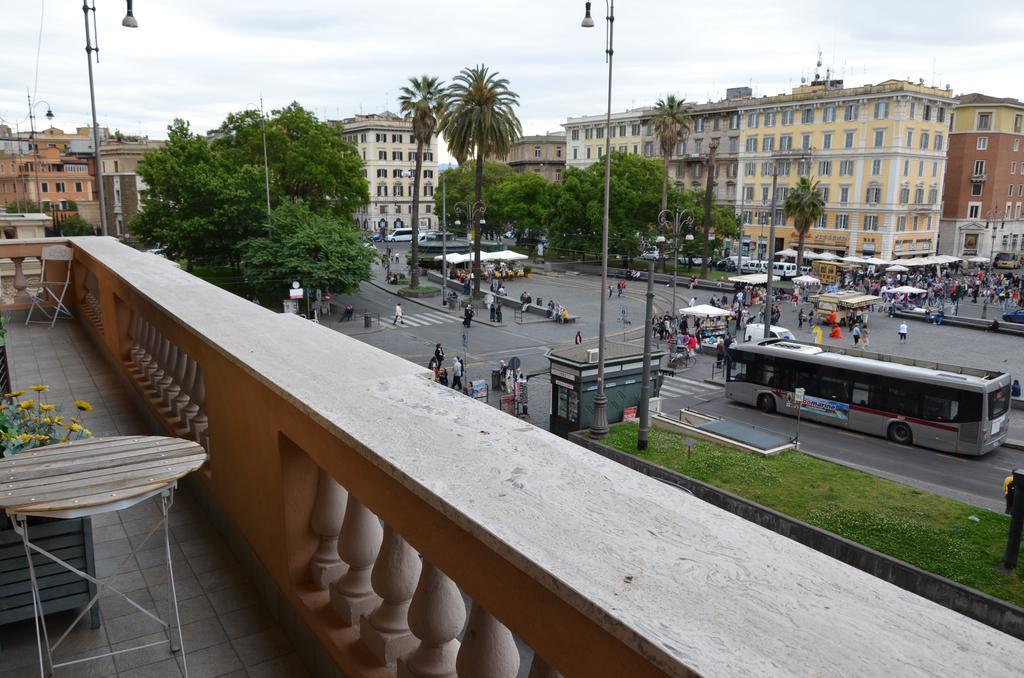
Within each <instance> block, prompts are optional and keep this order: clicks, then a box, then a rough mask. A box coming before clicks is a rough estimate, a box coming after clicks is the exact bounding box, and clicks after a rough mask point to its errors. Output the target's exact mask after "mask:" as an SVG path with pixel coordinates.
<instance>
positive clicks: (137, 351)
mask: <svg viewBox="0 0 1024 678" xmlns="http://www.w3.org/2000/svg"><path fill="white" fill-rule="evenodd" d="M128 338H129V339H131V348H130V349H128V360H129V362H130V363H131V365H132V366H133V367H134V366H136V365H138V364H139V360H141V359H142V316H141V315H139V314H138V313H132V321H131V323H129V325H128Z"/></svg>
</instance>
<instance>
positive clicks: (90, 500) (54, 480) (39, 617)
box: [0, 436, 207, 677]
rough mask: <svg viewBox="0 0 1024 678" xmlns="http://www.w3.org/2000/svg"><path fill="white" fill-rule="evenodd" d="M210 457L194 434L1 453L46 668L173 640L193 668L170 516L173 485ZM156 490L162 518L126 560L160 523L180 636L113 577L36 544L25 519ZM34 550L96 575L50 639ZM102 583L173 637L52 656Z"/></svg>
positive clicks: (4, 487)
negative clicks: (79, 605) (57, 659)
mask: <svg viewBox="0 0 1024 678" xmlns="http://www.w3.org/2000/svg"><path fill="white" fill-rule="evenodd" d="M206 458H207V455H206V450H204V449H203V447H202V446H200V445H199V444H198V443H195V442H192V441H191V440H182V439H179V438H167V437H163V436H120V437H112V438H89V439H85V440H77V441H75V442H72V443H64V444H61V445H50V446H47V447H41V448H37V449H34V450H30V451H27V452H21V453H19V454H16V455H14V456H12V457H9V458H7V459H4V460H2V461H0V509H4V510H5V511H6V512H7V514H8V515H9V516H10V517H11V519H12V522H13V523H14V529H15V531H16V532H18V534H20V535H21V538H22V543H23V545H24V547H25V556H26V559H27V561H28V569H29V576H30V578H31V582H32V598H33V599H32V604H33V609H34V611H35V620H36V640H37V642H38V645H39V670H40V674H41V675H43V676H47V675H52V670H53V669H54V668H58V667H61V666H67V665H69V664H77V663H80V662H82V661H87V660H88V659H99V658H102V657H107V656H110V655H111V654H120V653H122V652H128V651H131V650H138V649H143V648H145V647H151V646H152V645H155V644H162V643H170V645H171V649H172V650H175V649H180V650H181V654H182V664H183V669H184V673H185V676H186V677H187V676H188V665H187V663H186V662H185V659H184V658H185V651H184V647H183V646H182V644H181V641H182V637H181V619H180V616H179V614H178V601H177V595H176V591H175V587H174V573H173V571H172V569H171V558H170V529H169V525H168V520H167V519H168V513H169V511H170V508H171V505H172V504H173V502H174V491H175V489H176V488H177V482H178V480H179V479H181V478H183V477H184V476H186V475H188V474H189V473H191V472H192V471H195V470H196V469H198V468H199V467H200V466H202V465H203V463H204V462H205V461H206ZM151 497H157V498H158V499H159V504H160V514H161V518H160V521H159V522H158V523H157V524H156V525H155V526H154V527H153V529H152V530H151V531H150V532H149V534H148V535H147V536H146V538H145V539H143V540H142V541H141V542H140V543H139V544H138V546H136V547H135V548H134V549H133V550H132V553H131V554H129V555H128V556H127V557H126V558H125V561H124V562H125V563H127V562H128V560H129V559H130V558H132V557H133V556H134V553H135V551H137V550H139V549H141V548H142V547H143V546H144V545H145V543H146V542H147V541H148V539H149V537H151V536H152V535H153V534H155V533H156V531H157V530H159V529H160V528H163V533H164V551H165V554H166V557H167V573H168V578H169V582H170V593H171V595H170V596H169V599H170V602H171V603H172V605H171V609H170V610H169V612H170V613H173V615H174V625H173V626H174V629H175V630H176V631H177V634H176V635H177V637H176V638H175V634H172V633H171V624H170V623H169V622H166V621H164V620H163V619H160V618H159V617H158V616H156V615H155V614H153V613H151V612H150V611H148V610H146V609H144V608H143V607H141V606H140V605H138V604H137V603H135V602H134V601H132V600H131V599H130V598H128V596H126V595H124V594H123V593H121V592H120V591H117V590H116V589H114V588H113V587H112V586H110V585H109V584H104V583H103V582H101V581H99V580H98V579H96V578H95V577H93V576H92V575H90V574H88V573H86V572H82V571H81V570H79V569H77V568H75V567H73V566H71V565H69V564H68V563H66V562H64V561H63V560H61V559H60V558H58V557H56V556H54V555H53V554H51V553H49V552H47V551H46V550H44V549H42V548H40V547H38V546H36V545H35V544H32V543H31V541H30V539H29V534H28V525H27V519H28V517H29V516H37V517H40V516H41V517H49V518H78V517H85V516H92V515H97V514H101V513H111V512H114V511H120V510H122V509H125V508H128V507H130V506H134V505H136V504H139V503H141V502H143V501H145V500H146V499H149V498H151ZM33 553H36V554H39V555H41V556H43V557H45V558H46V559H48V560H50V561H53V562H55V563H57V564H59V565H61V566H62V567H64V568H65V569H67V570H69V571H71V572H74V573H75V574H77V575H78V576H80V577H83V578H85V579H87V580H89V581H91V582H93V583H94V584H95V585H96V587H97V590H96V594H95V595H94V596H93V598H92V600H91V601H90V602H89V604H88V605H87V606H86V607H85V608H84V609H83V610H82V611H81V613H80V614H79V615H78V617H77V618H76V619H75V620H74V621H73V622H72V623H71V626H69V627H68V630H67V631H65V633H64V634H63V635H62V636H61V637H60V638H59V639H58V640H57V642H55V643H54V644H53V645H50V642H49V637H48V634H47V630H46V622H45V620H44V619H43V614H42V601H41V599H40V596H39V585H38V582H37V579H36V574H35V565H34V564H33V558H32V554H33ZM118 569H120V568H118ZM104 588H109V589H111V590H113V591H115V592H116V593H117V594H118V595H120V596H121V597H123V598H124V599H125V600H127V601H128V602H129V603H130V604H131V605H133V606H134V607H136V608H137V609H138V610H140V611H141V612H144V613H145V614H147V615H148V616H150V617H152V618H153V619H154V620H156V621H157V622H159V623H160V624H161V625H163V626H164V627H165V628H166V629H167V631H168V639H167V640H163V641H157V642H156V643H148V644H145V645H142V646H139V647H135V648H129V649H126V650H119V651H118V652H107V653H104V654H100V655H96V656H95V657H89V658H87V659H78V660H75V661H72V662H63V663H54V661H53V651H54V650H56V649H57V647H58V646H59V645H60V643H61V641H63V640H64V638H66V637H67V634H68V632H70V631H71V629H72V628H73V627H74V625H75V624H77V623H78V620H79V619H81V618H82V617H83V616H84V615H85V614H86V613H87V612H88V611H89V609H90V608H91V607H92V606H93V605H95V604H96V601H97V600H98V599H99V596H100V592H101V590H102V589H104ZM44 649H45V654H44V652H43V650H44ZM44 659H46V660H47V661H44Z"/></svg>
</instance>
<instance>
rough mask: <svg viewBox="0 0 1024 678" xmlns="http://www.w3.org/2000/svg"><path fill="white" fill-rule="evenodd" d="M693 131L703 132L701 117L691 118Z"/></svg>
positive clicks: (702, 119)
mask: <svg viewBox="0 0 1024 678" xmlns="http://www.w3.org/2000/svg"><path fill="white" fill-rule="evenodd" d="M693 131H694V132H703V131H704V118H703V117H699V118H694V119H693Z"/></svg>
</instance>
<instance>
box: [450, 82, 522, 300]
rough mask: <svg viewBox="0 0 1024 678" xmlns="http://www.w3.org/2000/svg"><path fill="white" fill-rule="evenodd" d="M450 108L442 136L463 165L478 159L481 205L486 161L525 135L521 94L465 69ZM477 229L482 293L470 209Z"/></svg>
mask: <svg viewBox="0 0 1024 678" xmlns="http://www.w3.org/2000/svg"><path fill="white" fill-rule="evenodd" d="M447 100H448V108H447V111H446V113H445V115H444V117H443V118H442V119H441V125H440V129H441V133H442V134H444V138H445V141H447V142H448V150H449V151H451V154H452V155H453V156H455V159H456V160H458V161H459V162H460V163H461V162H463V161H465V160H466V159H468V158H471V157H474V155H475V157H476V182H475V192H474V195H475V198H474V205H475V204H476V203H479V202H480V195H481V193H482V192H483V184H484V158H488V157H491V158H493V157H502V156H504V155H506V154H508V153H509V151H511V150H512V144H513V143H514V142H515V141H516V139H518V138H519V137H520V136H522V134H523V128H522V125H520V124H519V118H518V117H516V113H515V110H514V108H515V107H516V106H518V105H519V95H518V94H516V93H515V92H513V91H512V90H510V89H509V88H508V80H506V79H505V78H499V77H498V73H497V72H494V73H491V72H490V70H489V69H488V68H487V67H486V66H484V65H482V64H481V65H478V66H474V67H473V68H469V67H466V68H463V69H462V70H461V71H460V72H459V74H458V75H456V76H455V77H454V78H452V83H451V85H449V86H448V91H447ZM470 215H471V217H472V219H471V222H470V223H471V225H472V228H473V292H474V294H479V293H480V278H481V269H480V224H479V218H480V215H479V214H478V213H477V211H476V209H474V208H473V207H471V208H470Z"/></svg>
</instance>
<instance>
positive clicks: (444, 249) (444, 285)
mask: <svg viewBox="0 0 1024 678" xmlns="http://www.w3.org/2000/svg"><path fill="white" fill-rule="evenodd" d="M447 178H448V170H443V171H442V172H441V305H442V306H445V305H447V304H448V189H447V185H446V184H445V179H447Z"/></svg>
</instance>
